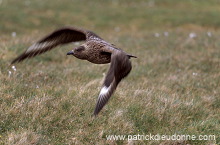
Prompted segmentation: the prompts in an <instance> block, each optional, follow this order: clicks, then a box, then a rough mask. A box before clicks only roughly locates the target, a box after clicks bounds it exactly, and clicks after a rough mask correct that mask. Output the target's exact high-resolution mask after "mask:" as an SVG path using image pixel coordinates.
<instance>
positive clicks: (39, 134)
mask: <svg viewBox="0 0 220 145" xmlns="http://www.w3.org/2000/svg"><path fill="white" fill-rule="evenodd" d="M151 2H153V1H151ZM13 3H16V5H12V4H13ZM45 3H46V4H49V5H46V4H45ZM218 3H219V2H218V1H215V0H211V1H209V2H207V1H203V0H202V1H201V2H200V3H199V2H196V1H188V2H186V1H184V2H175V1H174V0H169V1H167V2H163V1H160V0H158V1H154V3H150V1H148V2H144V1H137V2H136V3H134V2H133V1H129V2H127V1H105V2H102V3H97V2H94V3H93V2H88V3H87V5H86V8H85V2H84V1H71V2H70V1H68V0H65V1H62V2H61V1H56V2H51V1H50V0H46V1H37V0H36V1H35V0H34V1H22V2H17V1H14V0H9V1H3V2H2V4H1V5H0V7H2V10H3V11H2V12H1V13H5V14H7V17H6V16H5V15H4V17H1V18H0V19H2V21H1V22H2V23H1V24H0V28H1V29H0V32H1V34H4V33H5V35H3V36H2V35H1V37H0V42H1V43H0V48H1V49H0V57H1V58H2V59H1V60H0V82H1V87H0V108H1V109H0V143H1V144H127V143H130V144H144V143H145V144H214V143H216V144H218V143H219V142H220V138H219V135H220V134H219V132H220V130H219V128H220V115H219V114H220V107H219V106H220V99H219V97H220V95H219V94H220V85H219V82H220V72H219V69H220V49H219V45H220V43H219V36H220V31H219V30H218V27H219V26H218V24H219V23H220V21H219V20H217V16H218V15H219V9H218V8H216V5H217V4H218ZM174 4H175V7H174ZM95 6H96V8H95ZM83 7H84V8H83ZM194 7H195V8H194ZM201 7H202V8H204V9H200V8H201ZM146 8H147V10H146ZM170 8H173V11H171V9H170ZM193 8H194V9H193ZM18 9H20V10H19V11H17V10H18ZM100 11H101V12H100ZM15 12H16V13H15ZM200 12H201V15H202V14H203V15H204V16H205V17H204V19H202V18H200V16H199V17H197V16H198V13H200ZM182 13H186V14H190V15H189V16H188V17H183V15H182ZM29 14H30V15H29ZM6 18H7V21H6ZM69 18H70V19H69ZM211 19H212V20H215V21H211ZM70 24H71V25H74V26H75V25H76V26H81V27H84V28H88V29H92V30H94V31H95V32H97V33H98V34H100V35H101V36H102V37H103V38H105V39H107V40H108V41H110V42H112V43H114V44H116V45H117V46H119V47H120V48H122V49H124V50H125V51H127V52H129V53H131V54H134V55H136V56H138V59H133V60H132V64H133V70H132V72H131V73H130V75H129V76H128V77H127V78H126V79H125V80H124V81H122V83H121V84H120V85H119V87H118V89H117V90H116V92H115V94H114V95H113V97H112V98H111V100H110V101H109V103H108V105H107V106H105V108H104V109H103V110H102V112H101V113H100V115H99V116H98V118H95V119H94V118H92V117H91V114H92V112H93V109H94V107H95V103H96V99H97V95H98V94H99V91H100V86H101V84H102V81H103V74H104V73H106V71H107V69H108V65H94V64H91V63H89V62H86V61H82V60H78V59H76V58H71V57H66V56H65V54H66V52H68V50H70V49H71V47H72V46H71V45H68V46H64V47H62V48H60V49H56V50H54V51H51V53H46V54H44V55H41V56H38V57H36V58H34V59H31V60H28V61H24V62H23V63H21V64H16V71H14V70H13V69H12V68H11V66H10V61H11V60H12V59H13V58H14V57H15V56H17V55H18V54H20V53H21V52H22V51H23V50H24V49H25V48H27V47H28V46H29V45H30V44H31V43H32V42H34V41H36V39H39V38H41V37H42V36H43V35H45V34H46V33H49V32H50V31H52V30H53V29H54V28H57V27H59V26H63V25H70ZM39 27H42V28H41V29H39ZM38 29H39V30H38ZM12 32H16V36H15V37H12V36H11V34H12ZM190 36H191V37H190ZM194 36H195V37H194ZM9 71H10V72H11V74H9ZM150 133H151V134H167V135H173V134H175V133H176V134H190V135H205V134H206V135H210V134H214V135H215V136H216V141H213V140H211V141H198V140H195V141H192V140H187V141H132V142H128V141H127V140H126V141H119V140H118V141H107V140H106V135H112V134H115V135H121V134H124V135H129V134H132V135H134V134H150Z"/></svg>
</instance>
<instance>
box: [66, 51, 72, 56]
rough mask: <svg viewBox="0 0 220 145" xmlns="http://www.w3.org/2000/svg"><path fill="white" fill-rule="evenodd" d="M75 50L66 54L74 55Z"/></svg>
mask: <svg viewBox="0 0 220 145" xmlns="http://www.w3.org/2000/svg"><path fill="white" fill-rule="evenodd" d="M73 54H74V53H73V51H70V52H68V53H67V54H66V55H73Z"/></svg>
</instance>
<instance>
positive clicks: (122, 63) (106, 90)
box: [94, 50, 132, 116]
mask: <svg viewBox="0 0 220 145" xmlns="http://www.w3.org/2000/svg"><path fill="white" fill-rule="evenodd" d="M131 68H132V66H131V62H130V60H129V57H128V56H127V55H126V54H125V53H124V52H122V51H119V50H115V51H113V53H112V55H111V65H110V68H109V70H108V73H107V75H106V77H105V80H104V84H103V86H102V89H101V91H100V94H99V97H98V101H97V104H96V108H95V111H94V115H95V116H96V115H98V113H99V112H100V111H101V109H102V108H103V107H104V106H105V104H106V103H107V102H108V100H109V98H110V97H111V95H112V94H113V92H114V91H115V89H116V87H117V85H118V84H119V82H120V81H121V80H122V79H123V78H124V77H126V76H127V75H128V74H129V72H130V71H131Z"/></svg>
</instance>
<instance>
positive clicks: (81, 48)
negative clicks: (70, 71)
mask: <svg viewBox="0 0 220 145" xmlns="http://www.w3.org/2000/svg"><path fill="white" fill-rule="evenodd" d="M83 50H85V47H84V46H80V47H78V48H77V49H76V51H77V52H80V51H83Z"/></svg>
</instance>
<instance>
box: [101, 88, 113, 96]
mask: <svg viewBox="0 0 220 145" xmlns="http://www.w3.org/2000/svg"><path fill="white" fill-rule="evenodd" d="M110 86H111V85H110ZM110 86H109V87H108V88H107V87H106V86H104V87H103V88H102V89H101V91H100V94H99V96H103V95H106V94H107V93H108V91H109V88H110Z"/></svg>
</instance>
